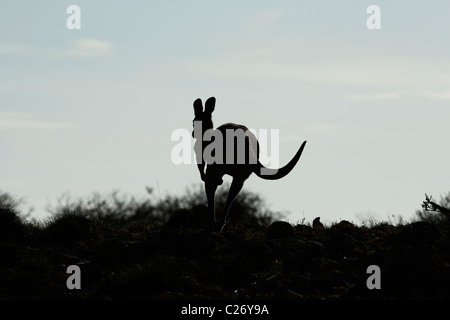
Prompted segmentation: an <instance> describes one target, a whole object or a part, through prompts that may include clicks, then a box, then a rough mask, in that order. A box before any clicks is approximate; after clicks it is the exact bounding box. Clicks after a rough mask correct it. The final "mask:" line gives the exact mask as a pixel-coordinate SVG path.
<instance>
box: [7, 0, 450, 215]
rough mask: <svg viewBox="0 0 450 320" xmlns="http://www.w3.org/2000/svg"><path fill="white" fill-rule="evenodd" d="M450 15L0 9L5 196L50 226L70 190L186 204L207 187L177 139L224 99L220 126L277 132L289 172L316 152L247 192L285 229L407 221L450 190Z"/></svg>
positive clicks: (362, 7) (248, 4) (253, 4)
mask: <svg viewBox="0 0 450 320" xmlns="http://www.w3.org/2000/svg"><path fill="white" fill-rule="evenodd" d="M70 5H77V6H78V7H79V8H80V12H79V13H80V14H79V20H78V21H79V22H80V27H81V28H80V29H76V28H75V29H71V28H68V26H67V20H69V22H71V23H73V22H74V21H75V20H72V18H73V16H72V14H73V12H72V11H69V13H68V12H67V8H68V7H69V6H70ZM370 5H377V6H378V8H379V9H380V10H379V13H380V15H379V16H378V17H379V20H377V21H378V22H379V26H380V28H379V29H370V28H368V25H367V20H368V19H369V20H370V21H373V20H371V19H372V18H373V17H374V16H373V12H372V11H370V12H369V13H368V12H367V9H368V7H369V6H370ZM448 12H450V2H449V1H439V0H434V1H432V2H430V1H425V0H423V1H422V0H421V1H411V0H409V1H403V0H402V1H400V0H398V1H377V0H372V1H361V0H346V1H333V0H326V1H325V0H318V1H276V2H275V1H239V2H238V1H233V2H231V1H228V2H224V1H195V0H193V1H138V0H135V1H116V2H112V1H101V0H96V1H83V0H75V1H55V0H53V1H50V0H42V1H31V0H29V1H24V0H2V1H1V3H0V190H1V191H3V192H8V193H10V194H11V195H13V196H15V197H18V198H21V199H23V200H24V204H23V206H25V208H32V213H31V215H32V217H34V218H37V219H45V218H46V217H48V216H49V215H50V213H49V212H48V210H47V208H48V206H49V205H54V204H56V201H57V199H58V197H60V196H61V195H62V194H69V195H70V196H71V197H72V198H86V197H89V196H90V195H92V194H93V193H94V192H99V193H102V194H108V193H110V192H111V191H113V190H119V191H120V192H122V193H124V194H128V195H133V196H136V197H137V198H139V197H141V196H145V194H146V189H145V188H146V187H151V188H154V189H155V190H158V192H159V193H160V195H161V196H162V197H163V196H165V195H168V194H170V195H178V194H179V195H181V194H184V192H185V191H186V190H187V189H188V188H192V186H193V185H194V184H198V183H200V182H201V181H200V176H199V173H198V170H197V167H196V166H195V164H176V163H174V161H173V159H172V157H171V153H172V150H173V148H174V147H175V145H176V144H177V141H172V139H171V137H172V133H173V132H174V131H175V130H180V129H186V130H189V131H190V130H192V119H193V117H194V114H193V107H192V104H193V102H194V100H195V99H197V98H201V99H203V101H205V100H206V99H207V98H209V97H211V96H214V97H216V100H217V102H216V108H215V111H214V113H213V119H214V123H215V125H216V126H218V125H220V124H223V123H227V122H234V123H238V124H244V125H246V126H247V127H249V128H252V129H255V130H258V129H267V130H268V131H270V130H271V129H277V130H278V132H279V153H278V155H279V158H278V159H279V164H280V166H281V165H284V164H286V163H287V162H288V161H289V160H290V159H291V157H292V156H293V155H294V154H295V152H296V151H297V150H298V148H299V146H300V144H301V143H302V142H303V141H304V140H307V141H308V143H307V145H306V147H305V149H304V152H303V155H302V157H301V159H300V161H299V162H298V164H297V166H296V167H295V168H294V169H293V171H292V172H291V173H290V174H289V175H288V176H286V177H285V178H283V179H281V180H277V181H266V180H261V179H259V178H258V177H257V176H256V175H252V176H251V177H250V178H249V179H248V180H247V181H246V183H245V186H244V188H245V189H246V190H248V191H252V192H256V193H258V194H260V195H261V196H262V197H263V198H264V199H265V200H266V202H267V204H268V206H269V207H270V209H272V210H273V211H276V212H282V213H284V214H285V220H287V221H289V222H291V223H298V222H301V221H304V222H312V220H313V219H314V218H315V217H321V221H323V222H324V223H332V222H337V221H340V220H342V219H346V220H349V221H353V222H355V223H361V222H364V221H368V220H370V219H372V220H376V221H382V220H383V221H385V220H388V219H391V220H394V221H396V220H397V219H398V218H399V217H402V218H403V219H405V220H408V219H410V218H413V217H415V212H416V210H420V209H421V206H420V204H421V203H422V201H423V200H425V193H427V194H431V195H432V196H433V197H434V198H435V199H439V198H440V196H443V195H445V194H447V193H448V192H449V191H450V184H449V182H450V171H449V166H448V163H449V162H448V160H449V159H450V148H448V141H449V140H450V129H449V123H450V32H449V30H450V20H449V19H448ZM69 24H70V23H69ZM191 142H192V143H193V140H192V141H191ZM225 181H226V182H229V181H231V179H228V178H226V179H225ZM24 210H25V209H24Z"/></svg>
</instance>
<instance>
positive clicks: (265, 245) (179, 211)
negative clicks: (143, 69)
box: [0, 188, 450, 300]
mask: <svg viewBox="0 0 450 320" xmlns="http://www.w3.org/2000/svg"><path fill="white" fill-rule="evenodd" d="M148 191H149V197H148V198H145V199H142V200H136V199H134V198H132V197H126V196H121V195H119V194H118V193H117V192H114V193H113V194H111V195H109V196H100V195H98V194H97V195H94V196H92V198H90V199H88V200H87V201H82V200H78V201H69V200H68V199H67V198H66V200H65V201H63V200H60V202H59V205H58V207H57V208H55V209H53V215H52V217H51V218H50V219H49V220H48V221H46V223H45V224H44V225H42V226H40V227H37V226H30V225H29V223H27V222H26V221H25V220H24V219H22V218H20V214H19V211H18V209H17V203H15V202H14V201H12V202H11V200H12V198H10V197H8V198H5V199H6V201H2V206H1V209H2V215H3V212H6V213H5V214H4V216H3V218H2V219H4V220H2V221H3V222H4V224H5V225H9V226H10V228H3V229H1V230H2V232H3V234H2V237H1V238H0V257H1V259H0V275H1V276H0V299H55V298H56V299H152V300H166V299H189V300H191V299H227V300H240V299H258V300H274V299H283V300H284V299H448V298H450V269H449V267H448V266H449V265H450V250H449V249H450V245H449V243H448V242H447V241H446V240H445V239H446V238H445V237H443V236H442V232H443V231H442V228H441V226H440V224H439V223H437V222H436V221H427V220H426V219H425V220H424V221H416V222H413V223H409V224H404V225H396V226H393V225H390V224H387V223H382V224H381V223H380V224H373V225H372V226H371V227H370V228H369V227H365V226H362V227H361V226H356V225H354V224H352V223H350V222H348V221H340V222H339V223H335V224H333V225H332V226H330V227H327V226H325V227H320V228H319V227H317V225H316V226H315V227H311V226H310V225H304V224H299V225H296V226H293V225H291V224H289V223H287V222H283V221H276V220H275V219H273V218H270V217H269V216H268V215H269V214H270V210H268V209H263V208H264V207H263V205H264V204H263V201H262V200H261V199H260V198H259V197H258V196H256V195H253V194H250V193H245V192H244V193H243V194H242V196H241V199H236V200H237V204H238V205H237V206H235V210H236V212H235V215H236V216H237V217H239V214H238V213H237V212H239V211H240V212H241V213H240V219H241V220H240V222H239V219H237V220H236V221H237V223H236V225H235V226H232V227H230V228H228V229H226V230H225V231H224V232H223V233H215V232H210V231H209V230H205V229H204V228H203V227H202V221H203V219H204V218H203V217H204V215H205V214H207V208H206V207H204V198H202V197H203V195H202V190H201V188H192V189H191V191H190V192H187V193H186V195H184V196H181V197H166V198H164V199H160V198H159V197H155V196H154V195H153V193H152V190H148ZM222 197H224V195H220V193H219V194H218V195H217V198H218V202H220V201H223V200H224V199H222ZM2 199H3V198H2ZM192 221H195V222H192ZM14 228H17V229H15V230H16V231H17V232H18V233H17V234H19V235H20V237H12V236H11V233H9V235H8V236H5V235H6V234H8V233H7V232H6V230H14ZM70 265H77V266H79V267H80V270H81V289H79V290H77V289H72V290H70V289H68V288H67V286H66V280H67V279H68V277H69V276H70V274H68V273H67V267H68V266H70ZM370 265H377V266H379V267H380V269H381V273H382V275H381V289H380V290H376V289H375V290H369V289H368V288H367V285H366V281H367V278H368V276H369V275H368V273H367V268H368V266H370Z"/></svg>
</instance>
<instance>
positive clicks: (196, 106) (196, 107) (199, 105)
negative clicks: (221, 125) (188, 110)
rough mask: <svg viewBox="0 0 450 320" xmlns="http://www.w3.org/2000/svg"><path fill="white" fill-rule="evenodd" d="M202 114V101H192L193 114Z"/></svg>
mask: <svg viewBox="0 0 450 320" xmlns="http://www.w3.org/2000/svg"><path fill="white" fill-rule="evenodd" d="M202 112H203V104H202V99H200V98H198V99H197V100H195V101H194V114H195V115H196V116H198V115H200V114H201V113H202Z"/></svg>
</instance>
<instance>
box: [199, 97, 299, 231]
mask: <svg viewBox="0 0 450 320" xmlns="http://www.w3.org/2000/svg"><path fill="white" fill-rule="evenodd" d="M215 105H216V99H215V98H214V97H210V98H209V99H208V100H206V102H205V110H203V104H202V100H201V99H200V98H198V99H197V100H195V101H194V115H195V117H194V120H193V121H192V122H193V126H194V130H193V131H192V137H193V138H194V139H196V141H195V144H194V152H195V154H196V159H197V166H198V170H199V171H200V177H201V179H202V181H204V183H205V192H206V197H207V199H208V209H209V211H210V214H209V215H210V219H211V220H210V222H211V226H212V228H213V230H215V231H219V232H221V231H223V229H224V228H225V226H226V225H227V219H228V213H229V210H230V207H231V204H232V203H233V200H234V199H235V198H236V196H237V195H238V194H239V192H240V191H241V189H242V187H243V185H244V182H245V180H247V179H248V177H250V175H251V174H252V173H255V174H256V175H257V176H258V177H260V178H262V179H266V180H277V179H281V178H283V177H284V176H286V175H287V174H288V173H289V172H291V170H292V169H293V168H294V167H295V165H296V164H297V162H298V160H299V159H300V156H301V155H302V152H303V149H304V147H305V144H306V140H305V141H304V142H303V143H302V145H301V146H300V148H299V149H298V151H297V153H296V154H295V156H294V157H293V158H292V159H291V161H289V163H288V164H287V165H285V166H284V167H282V168H280V169H271V168H266V167H265V166H264V165H263V164H261V163H260V162H259V142H258V140H257V139H256V137H255V135H254V134H253V133H252V132H251V131H250V130H248V128H247V127H246V126H243V125H240V124H235V123H226V124H223V125H221V126H219V127H217V128H216V129H215V130H213V128H214V125H213V121H212V113H213V111H214V109H215ZM230 133H231V135H230ZM239 133H240V134H241V137H242V134H243V137H244V141H245V142H244V144H243V142H242V139H241V142H240V143H239V141H238V144H237V145H235V144H234V141H235V140H236V139H235V138H237V140H239ZM208 134H209V135H212V136H213V137H214V140H213V141H208V140H206V139H205V138H207V135H208ZM219 134H220V135H221V137H222V144H221V147H220V148H215V149H214V150H213V151H214V152H211V154H213V153H214V159H211V158H212V157H211V156H210V157H205V149H207V148H209V149H211V144H213V143H216V142H217V141H216V140H220V139H217V138H216V137H217V135H219ZM210 140H212V139H210ZM224 146H225V147H224ZM243 147H244V148H243ZM224 160H227V161H224ZM230 160H231V161H230ZM205 165H207V167H206V170H205ZM225 174H228V175H230V176H232V178H233V180H232V182H231V186H230V190H229V192H228V196H227V201H226V203H225V207H224V209H223V213H222V216H221V218H220V220H217V219H216V213H215V207H214V195H215V193H216V190H217V187H218V186H219V185H221V184H222V182H223V180H222V177H223V176H224V175H225Z"/></svg>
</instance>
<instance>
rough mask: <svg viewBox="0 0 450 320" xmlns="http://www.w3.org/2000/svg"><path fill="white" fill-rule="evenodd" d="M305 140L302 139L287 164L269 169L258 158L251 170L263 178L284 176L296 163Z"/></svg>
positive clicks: (276, 178) (274, 178)
mask: <svg viewBox="0 0 450 320" xmlns="http://www.w3.org/2000/svg"><path fill="white" fill-rule="evenodd" d="M305 145H306V140H305V141H303V143H302V145H301V146H300V148H299V149H298V151H297V153H296V154H295V156H294V157H293V158H292V159H291V161H289V163H288V164H287V165H285V166H284V167H282V168H280V169H271V168H266V167H265V166H264V165H263V164H262V163H261V162H259V160H258V164H257V165H256V166H255V170H254V171H253V172H254V173H255V174H256V175H257V176H258V177H260V178H262V179H265V180H278V179H281V178H283V177H284V176H286V175H287V174H288V173H289V172H291V170H292V169H294V167H295V165H296V164H297V162H298V160H299V159H300V156H301V155H302V152H303V148H305Z"/></svg>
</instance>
